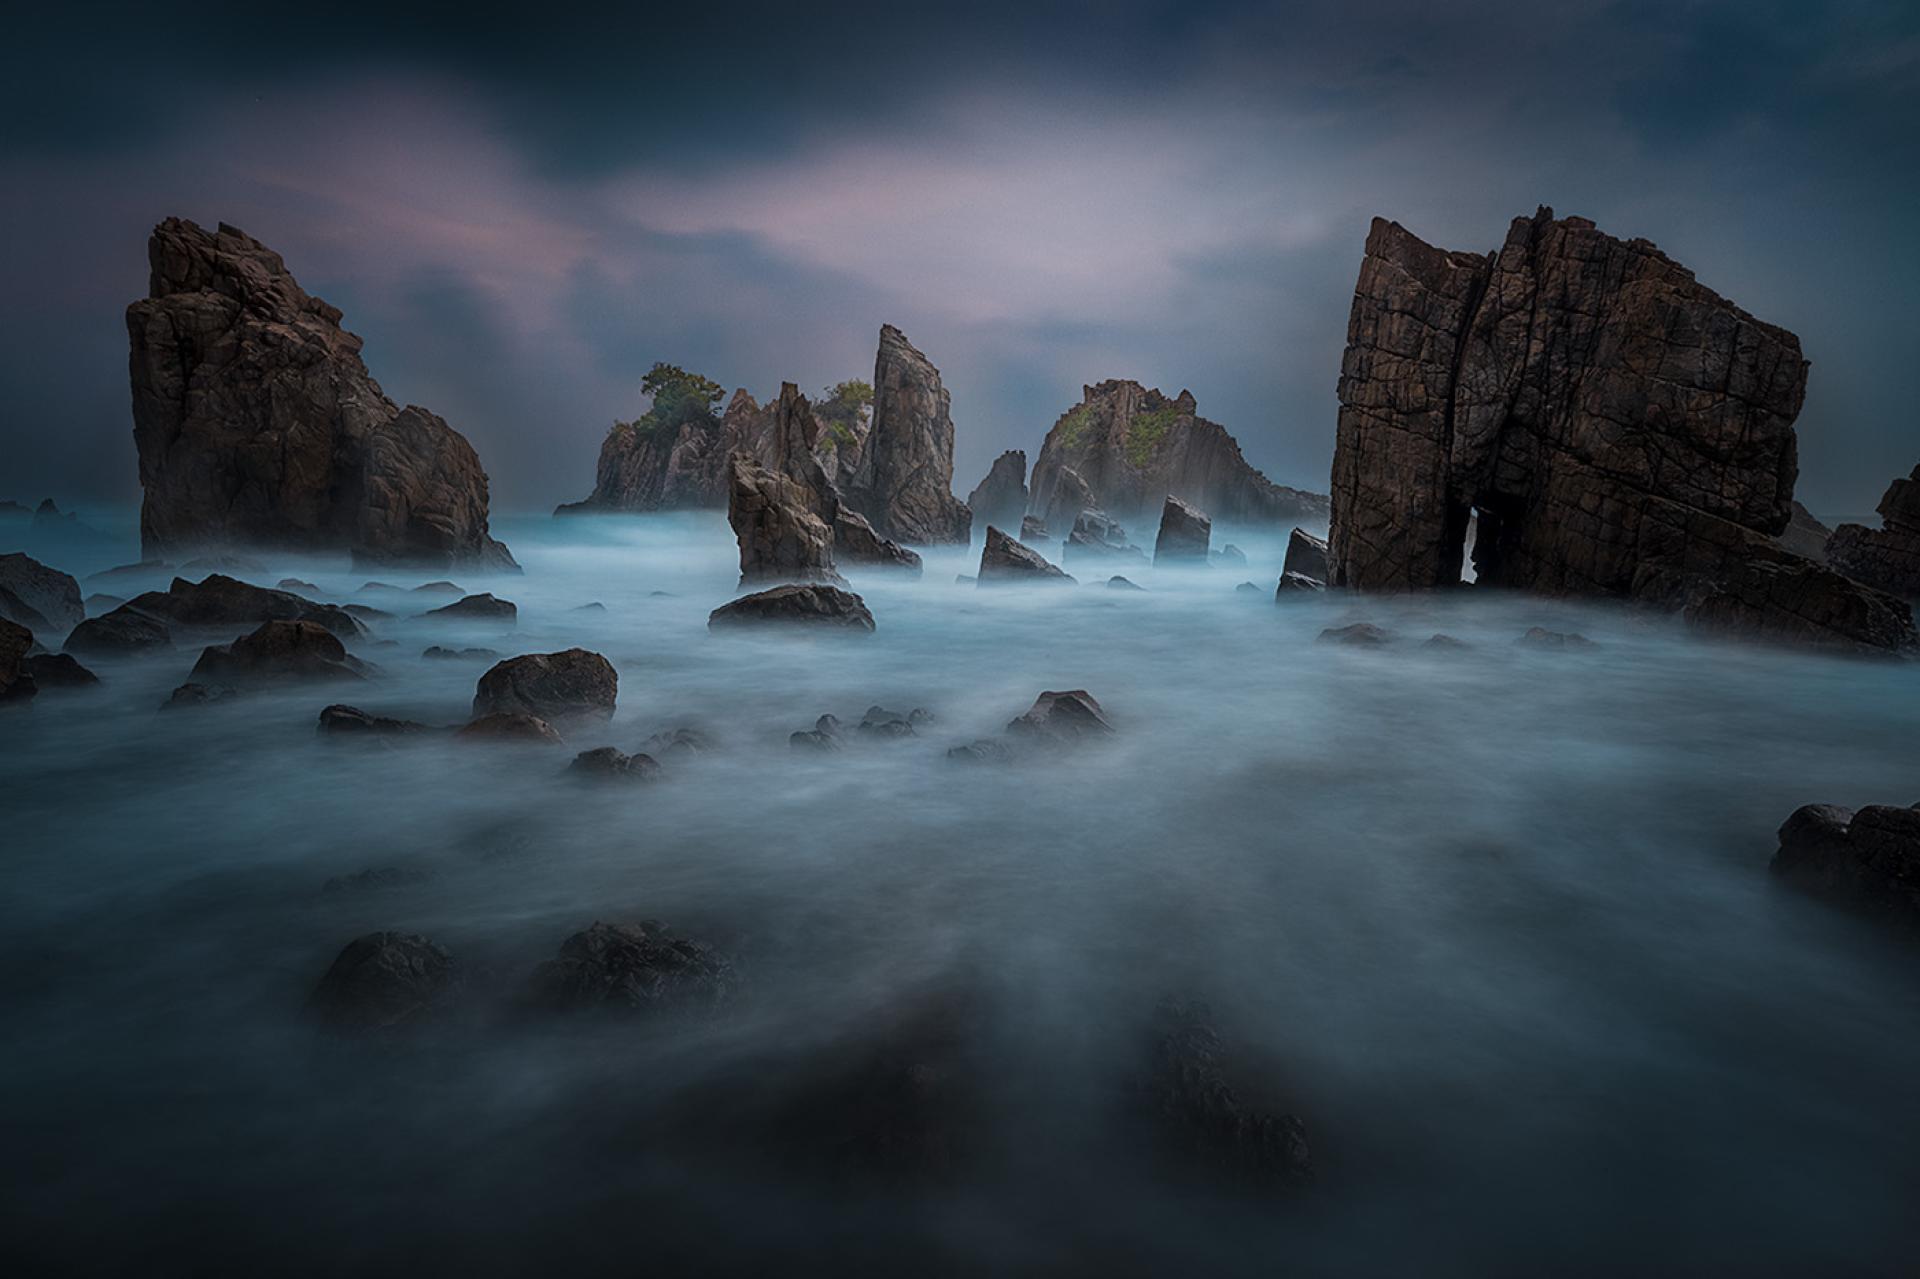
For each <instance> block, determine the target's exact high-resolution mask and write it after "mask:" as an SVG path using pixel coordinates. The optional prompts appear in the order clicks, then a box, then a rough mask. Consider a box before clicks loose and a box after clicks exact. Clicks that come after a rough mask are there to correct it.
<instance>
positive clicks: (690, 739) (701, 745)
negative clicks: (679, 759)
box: [640, 728, 716, 759]
mask: <svg viewBox="0 0 1920 1279" xmlns="http://www.w3.org/2000/svg"><path fill="white" fill-rule="evenodd" d="M715 747H716V743H715V742H714V740H713V739H712V738H711V737H709V736H707V735H706V734H705V733H703V732H701V731H700V730H699V729H697V728H675V729H670V730H668V731H666V732H663V733H655V734H654V735H653V736H651V737H649V738H647V740H646V741H644V742H641V743H640V751H641V753H642V754H646V755H651V756H653V757H654V758H655V759H666V758H670V757H672V756H676V755H680V756H685V755H705V754H707V753H708V752H709V751H712V750H714V749H715Z"/></svg>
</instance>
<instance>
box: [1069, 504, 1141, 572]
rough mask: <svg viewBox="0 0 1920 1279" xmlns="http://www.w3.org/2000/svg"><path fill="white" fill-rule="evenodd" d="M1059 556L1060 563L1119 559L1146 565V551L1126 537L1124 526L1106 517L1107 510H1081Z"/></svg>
mask: <svg viewBox="0 0 1920 1279" xmlns="http://www.w3.org/2000/svg"><path fill="white" fill-rule="evenodd" d="M1060 559H1061V561H1062V562H1063V563H1074V562H1076V561H1083V560H1103V559H1104V560H1112V559H1120V560H1127V561H1129V562H1131V563H1134V564H1138V565H1141V566H1145V564H1146V563H1147V553H1146V552H1145V551H1143V550H1141V549H1140V548H1139V547H1137V546H1135V545H1133V544H1132V543H1131V542H1129V541H1127V530H1126V529H1124V528H1122V527H1121V526H1120V524H1119V523H1118V522H1117V521H1115V520H1111V519H1109V518H1107V514H1106V512H1104V511H1082V512H1080V514H1079V515H1077V516H1075V517H1074V521H1073V531H1072V532H1070V533H1068V534H1067V540H1066V541H1065V542H1064V543H1063V544H1062V545H1061V547H1060Z"/></svg>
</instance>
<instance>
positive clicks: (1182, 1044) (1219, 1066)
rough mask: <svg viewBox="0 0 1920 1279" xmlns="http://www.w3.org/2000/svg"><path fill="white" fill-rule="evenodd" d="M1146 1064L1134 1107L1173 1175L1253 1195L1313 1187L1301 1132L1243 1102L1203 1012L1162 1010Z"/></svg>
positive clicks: (1199, 1007)
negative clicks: (1266, 1190)
mask: <svg viewBox="0 0 1920 1279" xmlns="http://www.w3.org/2000/svg"><path fill="white" fill-rule="evenodd" d="M1147 1056H1148V1062H1149V1065H1148V1068H1147V1071H1146V1075H1145V1078H1144V1079H1143V1080H1142V1082H1141V1084H1140V1088H1139V1101H1140V1102H1141V1104H1142V1107H1143V1109H1145V1111H1146V1113H1147V1115H1148V1116H1149V1117H1150V1118H1151V1120H1152V1121H1153V1123H1154V1126H1155V1129H1156V1132H1157V1136H1158V1138H1159V1141H1158V1145H1159V1148H1160V1151H1161V1153H1162V1157H1163V1158H1164V1159H1165V1160H1166V1161H1167V1164H1168V1166H1169V1167H1170V1168H1171V1169H1172V1170H1174V1171H1178V1172H1184V1173H1190V1174H1197V1175H1199V1176H1202V1177H1205V1178H1208V1179H1217V1180H1220V1181H1223V1182H1225V1183H1227V1184H1237V1185H1243V1186H1247V1187H1249V1188H1254V1189H1259V1188H1265V1187H1284V1186H1296V1185H1301V1184H1303V1183H1306V1182H1309V1181H1311V1180H1313V1159H1312V1154H1311V1151H1310V1149H1309V1147H1308V1145H1307V1129H1306V1125H1305V1124H1303V1123H1302V1122H1301V1121H1300V1120H1299V1118H1297V1117H1296V1116H1294V1115H1287V1114H1271V1113H1268V1112H1264V1111H1258V1110H1254V1109H1253V1108H1251V1107H1249V1106H1247V1105H1246V1104H1245V1103H1244V1102H1243V1101H1241V1099H1240V1097H1239V1094H1238V1093H1237V1092H1236V1091H1235V1090H1234V1088H1233V1086H1232V1084H1231V1083H1230V1082H1229V1081H1228V1079H1227V1075H1226V1070H1225V1065H1226V1063H1225V1053H1224V1049H1223V1047H1222V1044H1221V1040H1220V1034H1219V1032H1218V1031H1217V1030H1215V1029H1214V1026H1213V1021H1212V1016H1211V1014H1210V1012H1209V1011H1208V1009H1207V1006H1206V1005H1205V1004H1202V1003H1197V1002H1196V1003H1180V1002H1177V1001H1167V1002H1165V1003H1162V1004H1161V1006H1160V1008H1159V1009H1158V1010H1157V1012H1156V1014H1155V1017H1154V1024H1153V1028H1152V1030H1151V1032H1150V1034H1149V1040H1148V1053H1147Z"/></svg>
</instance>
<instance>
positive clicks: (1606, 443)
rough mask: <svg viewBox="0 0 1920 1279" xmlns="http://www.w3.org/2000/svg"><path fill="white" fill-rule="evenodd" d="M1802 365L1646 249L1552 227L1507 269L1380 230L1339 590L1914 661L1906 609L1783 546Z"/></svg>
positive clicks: (1341, 437) (1362, 337)
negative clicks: (1611, 612)
mask: <svg viewBox="0 0 1920 1279" xmlns="http://www.w3.org/2000/svg"><path fill="white" fill-rule="evenodd" d="M1806 369H1807V366H1806V362H1805V361H1804V360H1803V359H1802V358H1801V356H1800V344H1799V341H1798V339H1796V338H1795V337H1794V336H1793V335H1792V334H1791V333H1788V332H1787V331H1785V330H1784V329H1780V328H1776V327H1774V326H1773V325H1770V324H1765V323H1763V322H1761V321H1759V320H1757V319H1755V318H1754V317H1753V316H1751V315H1748V314H1747V313H1746V312H1744V311H1742V310H1740V309H1739V308H1738V307H1736V306H1734V305H1733V304H1732V303H1730V302H1728V301H1727V300H1726V299H1724V298H1722V297H1720V296H1719V295H1718V294H1716V293H1714V292H1712V291H1711V290H1709V289H1707V288H1706V287H1705V286H1703V285H1701V284H1700V283H1699V282H1698V281H1696V280H1695V279H1694V277H1693V274H1692V273H1691V272H1689V271H1688V270H1686V268H1684V267H1682V266H1680V265H1679V264H1678V263H1675V262H1673V261H1671V260H1670V259H1668V258H1667V257H1666V256H1664V255H1663V254H1661V253H1660V252H1659V250H1657V249H1656V248H1654V246H1653V245H1651V244H1648V243H1647V242H1646V241H1644V240H1633V241H1622V240H1616V239H1614V238H1612V237H1611V236H1608V235H1605V234H1603V233H1601V232H1600V231H1598V230H1597V229H1596V228H1595V227H1594V225H1593V223H1591V222H1589V221H1587V220H1586V219H1584V218H1564V219H1555V218H1554V216H1553V212H1552V210H1550V209H1546V208H1542V209H1541V210H1540V211H1539V212H1538V213H1537V214H1535V215H1534V216H1533V217H1531V218H1517V219H1515V221H1514V223H1513V225H1512V228H1511V230H1510V231H1509V233H1508V236H1507V241H1506V244H1505V245H1504V247H1502V248H1501V249H1500V250H1499V252H1497V253H1493V254H1488V255H1479V254H1470V253H1453V252H1448V251H1445V250H1442V249H1437V248H1434V247H1433V246H1431V245H1429V244H1426V243H1424V242H1422V241H1421V240H1419V239H1417V238H1416V237H1414V236H1413V235H1412V234H1410V233H1409V232H1407V231H1406V230H1405V229H1404V228H1402V227H1400V226H1399V225H1398V224H1396V223H1391V222H1386V221H1382V220H1379V219H1376V220H1375V221H1374V223H1373V228H1372V231H1371V233H1370V234H1369V235H1368V237H1367V249H1366V256H1365V258H1364V260H1363V261H1362V264H1361V268H1360V279H1359V283H1358V285H1357V286H1356V288H1355V292H1354V301H1353V309H1352V313H1351V317H1350V319H1349V322H1348V329H1347V349H1346V355H1345V358H1344V360H1343V362H1342V365H1341V378H1340V418H1339V434H1338V439H1337V441H1336V447H1335V454H1334V464H1333V510H1332V533H1331V535H1330V537H1329V569H1330V577H1329V579H1328V583H1329V585H1333V586H1346V587H1352V588H1357V589H1364V590H1421V589H1428V588H1433V587H1444V586H1453V585H1457V584H1458V583H1459V581H1460V579H1461V568H1462V558H1463V554H1464V546H1465V542H1466V536H1467V527H1468V522H1469V519H1470V518H1473V517H1476V516H1477V526H1478V527H1477V534H1476V536H1475V540H1474V549H1473V563H1474V567H1475V570H1476V578H1477V580H1478V581H1479V582H1481V583H1483V584H1486V585H1490V586H1498V587H1508V588H1514V589H1520V590H1528V591H1537V592H1541V593H1545V594H1554V595H1600V596H1614V597H1621V598H1631V599H1635V600H1640V601H1645V602H1648V603H1652V604H1655V605H1658V606H1662V607H1666V608H1670V609H1675V610H1682V611H1684V613H1685V615H1686V617H1687V618H1688V619H1689V620H1690V621H1692V622H1694V623H1695V624H1697V625H1700V626H1703V627H1706V628H1710V629H1716V630H1719V629H1724V630H1738V631H1741V632H1744V633H1758V634H1761V635H1765V636H1768V637H1772V638H1778V639H1784V640H1790V641H1797V642H1806V643H1815V644H1828V645H1836V646H1841V647H1847V648H1896V647H1902V646H1906V645H1910V644H1912V643H1913V642H1914V631H1913V624H1912V618H1911V614H1910V612H1909V611H1908V610H1907V609H1906V608H1905V607H1904V606H1903V605H1901V604H1900V603H1899V602H1898V601H1897V600H1893V599H1890V598H1888V597H1886V596H1885V595H1882V594H1880V593H1878V592H1875V591H1871V590H1867V589H1865V588H1863V587H1861V586H1859V585H1858V584H1856V583H1854V582H1852V581H1849V580H1848V579H1846V578H1844V577H1842V576H1840V575H1839V574H1837V573H1833V572H1830V571H1828V570H1826V569H1823V568H1822V567H1820V566H1819V565H1817V564H1814V563H1812V562H1811V561H1808V560H1805V559H1802V558H1800V557H1798V556H1796V555H1793V554H1791V553H1790V552H1788V551H1786V550H1784V549H1783V548H1782V547H1781V546H1780V545H1779V544H1778V543H1777V542H1776V541H1775V540H1774V538H1775V536H1776V535H1778V534H1779V533H1781V532H1782V531H1784V530H1785V529H1786V528H1787V526H1788V524H1789V522H1790V520H1791V516H1792V507H1791V503H1792V498H1793V483H1794V479H1795V475H1796V470H1797V463H1796V454H1795V440H1794V434H1793V420H1794V417H1795V416H1796V415H1797V414H1798V413H1799V411H1800V403H1801V398H1802V396H1803V394H1804V391H1805V388H1806Z"/></svg>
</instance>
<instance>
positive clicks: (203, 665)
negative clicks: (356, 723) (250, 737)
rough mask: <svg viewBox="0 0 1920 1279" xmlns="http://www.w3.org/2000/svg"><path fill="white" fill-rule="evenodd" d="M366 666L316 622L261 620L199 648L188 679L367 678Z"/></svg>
mask: <svg viewBox="0 0 1920 1279" xmlns="http://www.w3.org/2000/svg"><path fill="white" fill-rule="evenodd" d="M370 670H371V668H370V667H368V666H367V664H366V663H365V662H362V661H360V659H358V658H356V657H353V656H351V655H350V654H349V653H348V652H347V649H346V646H345V645H344V644H342V643H341V642H340V639H339V637H338V636H336V635H335V634H333V632H331V631H329V630H327V629H326V628H325V627H324V626H321V625H319V624H318V623H315V622H264V623H262V624H261V625H260V626H259V627H258V628H256V629H255V630H253V631H251V632H249V633H248V634H246V635H242V636H241V637H240V638H239V639H237V640H234V641H233V642H232V643H231V644H215V645H213V646H211V647H209V648H207V649H204V650H202V652H201V654H200V660H199V661H197V662H195V663H194V664H193V671H192V674H191V676H190V678H189V682H191V683H195V684H203V685H215V686H219V685H224V686H226V687H229V688H244V687H248V686H251V685H256V684H264V683H274V682H278V681H283V680H348V681H359V680H364V679H366V678H367V675H368V673H369V672H370Z"/></svg>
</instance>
